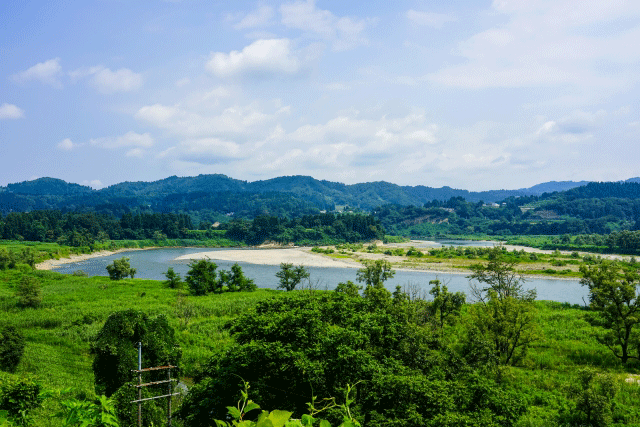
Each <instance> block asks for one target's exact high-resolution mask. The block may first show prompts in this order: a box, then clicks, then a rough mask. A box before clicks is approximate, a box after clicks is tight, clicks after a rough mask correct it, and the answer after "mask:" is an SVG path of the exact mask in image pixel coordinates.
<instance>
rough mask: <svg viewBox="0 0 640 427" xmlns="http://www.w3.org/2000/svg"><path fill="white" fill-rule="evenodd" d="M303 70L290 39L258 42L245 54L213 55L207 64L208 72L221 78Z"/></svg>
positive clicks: (289, 72)
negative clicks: (292, 48)
mask: <svg viewBox="0 0 640 427" xmlns="http://www.w3.org/2000/svg"><path fill="white" fill-rule="evenodd" d="M300 68H301V63H300V60H299V59H298V58H297V57H296V55H295V54H294V53H293V52H292V51H291V41H290V40H289V39H270V40H256V41H255V42H253V43H251V44H250V45H249V46H246V47H245V48H244V49H242V51H241V52H239V51H237V50H233V51H231V52H230V53H228V54H227V53H224V52H212V53H211V57H210V59H209V61H208V62H207V64H206V69H207V70H208V71H209V72H211V73H213V74H214V75H216V76H218V77H231V76H237V75H243V74H257V75H278V74H285V75H291V74H295V73H297V72H298V71H300Z"/></svg>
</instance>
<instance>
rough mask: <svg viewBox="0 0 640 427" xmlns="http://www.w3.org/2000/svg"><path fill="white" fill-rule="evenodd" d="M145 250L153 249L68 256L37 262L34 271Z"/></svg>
mask: <svg viewBox="0 0 640 427" xmlns="http://www.w3.org/2000/svg"><path fill="white" fill-rule="evenodd" d="M147 249H155V247H147V248H122V249H117V250H115V251H97V252H92V253H90V254H80V255H69V257H68V258H60V259H48V260H46V261H42V262H39V263H38V264H36V265H35V269H36V270H53V269H54V268H56V267H59V266H61V265H64V264H71V263H74V262H81V261H86V260H89V259H92V258H100V257H104V256H110V255H116V254H119V253H120V252H130V251H145V250H147Z"/></svg>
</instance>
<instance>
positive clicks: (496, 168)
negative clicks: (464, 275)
mask: <svg viewBox="0 0 640 427" xmlns="http://www.w3.org/2000/svg"><path fill="white" fill-rule="evenodd" d="M0 22H2V25H0V185H2V186H4V185H6V184H7V183H13V182H20V181H24V180H30V179H34V178H38V177H45V176H46V177H54V178H60V179H64V180H66V181H68V182H75V183H80V184H84V185H90V186H92V187H94V188H103V187H105V186H109V185H112V184H116V183H119V182H123V181H153V180H157V179H162V178H166V177H168V176H171V175H178V176H194V175H198V174H210V173H221V174H225V175H228V176H230V177H232V178H236V179H242V180H247V181H256V180H261V179H269V178H273V177H277V176H284V175H309V176H312V177H314V178H317V179H325V180H329V181H339V182H344V183H347V184H353V183H358V182H371V181H388V182H393V183H396V184H400V185H426V186H431V187H441V186H445V185H447V186H451V187H454V188H462V189H468V190H474V191H478V190H489V189H500V188H505V189H516V188H523V187H529V186H532V185H535V184H537V183H541V182H546V181H551V180H555V181H563V180H574V181H579V180H593V181H614V180H622V179H627V178H630V177H636V176H640V143H639V142H640V138H639V137H640V2H638V1H621V0H608V1H602V0H571V1H569V0H527V1H522V0H519V1H512V0H495V1H493V2H491V1H458V0H450V1H447V2H443V1H427V0H394V1H388V0H384V1H379V0H368V1H362V0H358V1H349V2H345V1H344V0H342V1H329V0H326V1H325V0H315V1H314V0H294V1H288V0H286V1H257V2H256V1H241V0H235V1H213V0H209V1H205V0H202V1H200V0H174V1H161V0H157V1H143V0H139V1H138V0H77V1H73V0H50V1H30V0H20V1H16V0H7V1H3V2H2V4H0Z"/></svg>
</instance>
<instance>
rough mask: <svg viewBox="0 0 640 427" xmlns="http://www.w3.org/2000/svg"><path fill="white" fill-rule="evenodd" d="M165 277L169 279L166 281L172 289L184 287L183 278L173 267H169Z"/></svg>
mask: <svg viewBox="0 0 640 427" xmlns="http://www.w3.org/2000/svg"><path fill="white" fill-rule="evenodd" d="M164 277H166V278H167V280H166V281H165V282H164V283H165V284H166V285H167V286H168V287H170V288H171V289H177V288H181V287H182V278H181V277H180V275H179V274H178V273H176V272H175V271H173V267H169V269H168V270H167V272H166V273H164Z"/></svg>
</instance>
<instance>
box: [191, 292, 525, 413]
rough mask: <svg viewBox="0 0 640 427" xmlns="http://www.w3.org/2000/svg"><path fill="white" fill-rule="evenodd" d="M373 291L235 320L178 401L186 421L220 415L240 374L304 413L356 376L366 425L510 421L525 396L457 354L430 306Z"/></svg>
mask: <svg viewBox="0 0 640 427" xmlns="http://www.w3.org/2000/svg"><path fill="white" fill-rule="evenodd" d="M370 290H372V291H373V292H369V293H367V292H365V297H360V296H349V295H347V294H346V293H343V292H335V293H332V294H328V295H320V296H316V295H306V294H305V295H292V296H291V297H288V298H279V299H277V300H270V301H265V302H262V303H259V304H258V306H257V307H256V310H255V312H252V313H247V314H245V315H243V316H240V317H239V318H238V319H237V320H236V321H235V322H233V325H232V326H231V331H232V333H234V337H235V339H236V341H237V343H238V345H236V346H234V347H232V348H230V349H229V350H228V351H227V352H225V353H222V354H217V355H215V356H214V357H212V358H211V360H210V361H209V363H208V364H207V365H206V366H205V368H204V369H203V371H202V373H201V374H200V375H199V377H198V379H197V384H196V385H195V386H194V387H193V388H192V389H191V391H190V393H189V396H188V397H187V400H186V401H185V403H184V405H183V406H182V409H181V414H182V416H183V418H184V419H185V421H186V425H188V426H210V425H214V424H213V421H212V420H211V415H213V417H217V418H221V419H223V418H224V416H225V414H226V406H227V405H229V404H230V402H229V399H228V396H233V395H234V394H235V393H236V392H237V389H238V383H239V380H238V377H241V378H243V379H244V380H245V381H248V382H249V383H250V384H251V390H252V396H253V398H254V400H256V401H257V402H260V403H261V405H263V406H267V407H277V408H281V409H285V410H289V411H292V412H293V413H294V414H297V415H298V416H299V415H301V414H302V413H305V412H306V409H307V402H308V401H310V399H311V396H339V395H341V394H342V393H341V390H344V389H345V388H346V387H347V385H348V384H355V383H358V386H357V398H356V403H355V406H354V407H353V408H352V412H351V413H352V414H353V415H354V417H355V418H356V419H357V420H358V421H360V422H362V423H363V425H367V426H390V425H392V426H447V425H469V426H493V425H496V426H497V425H513V423H514V422H515V420H516V419H517V418H518V417H519V416H520V415H521V414H522V413H523V412H524V411H525V409H526V402H525V401H523V400H522V398H521V397H519V396H518V394H517V393H516V392H515V391H514V390H512V389H511V388H510V387H509V386H507V385H505V384H501V385H499V384H498V383H497V382H496V381H497V379H496V378H495V377H493V376H492V375H491V374H490V373H489V371H487V370H486V369H485V368H486V367H482V366H479V367H478V366H474V364H476V361H475V360H472V359H474V358H470V360H467V359H466V358H465V354H464V353H461V354H457V353H456V352H455V351H453V349H452V348H451V347H450V346H449V345H448V343H447V339H446V338H445V337H446V334H445V333H442V329H440V328H439V327H436V326H435V325H436V324H435V323H431V322H430V320H429V316H428V314H427V313H428V309H427V307H428V305H429V304H427V303H426V302H425V301H420V300H418V301H411V300H410V299H408V298H406V296H405V295H404V294H403V293H397V294H394V296H393V297H392V295H391V294H390V293H389V292H388V291H386V290H384V289H381V288H374V287H370ZM325 415H326V417H327V418H328V419H329V420H330V421H332V422H336V423H337V421H340V420H341V415H340V414H339V413H337V412H332V411H328V412H327V413H326V414H325Z"/></svg>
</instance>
